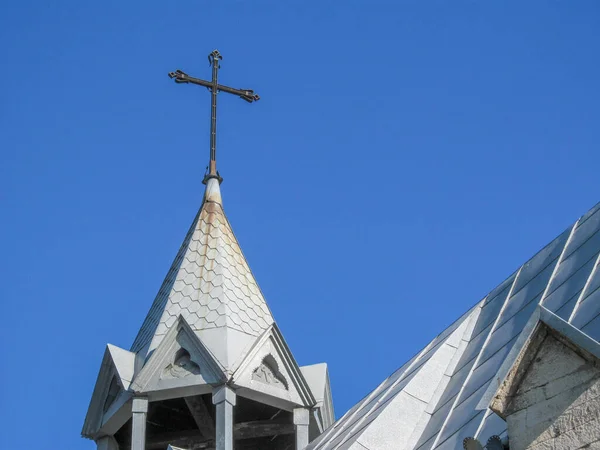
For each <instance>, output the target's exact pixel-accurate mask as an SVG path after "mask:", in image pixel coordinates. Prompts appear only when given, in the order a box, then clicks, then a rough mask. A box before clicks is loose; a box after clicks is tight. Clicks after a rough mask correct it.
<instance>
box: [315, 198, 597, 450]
mask: <svg viewBox="0 0 600 450" xmlns="http://www.w3.org/2000/svg"><path fill="white" fill-rule="evenodd" d="M599 263H600V203H599V204H598V205H596V206H595V207H594V208H592V209H591V210H590V211H589V212H588V213H586V214H585V215H584V216H582V217H581V218H580V219H579V220H577V221H576V222H575V223H574V224H573V225H572V226H571V227H569V228H568V229H567V230H566V231H565V232H563V233H562V234H561V235H560V236H558V237H557V238H556V239H554V240H553V241H552V242H551V243H550V244H548V245H547V246H546V247H544V248H543V249H542V250H541V251H539V252H538V253H537V254H536V255H535V256H534V257H533V258H531V259H530V260H529V261H527V262H526V263H525V264H524V265H523V266H521V267H520V268H519V270H517V271H516V272H515V273H514V274H512V275H511V276H510V277H508V278H507V279H506V280H505V281H504V282H502V283H501V284H500V285H499V286H497V287H496V288H495V289H493V290H492V291H491V292H490V293H489V294H488V295H487V296H486V297H485V298H484V299H483V300H481V301H480V302H479V303H478V304H477V305H475V306H474V307H473V308H472V309H471V310H470V311H468V312H467V313H466V314H464V315H463V316H462V317H461V318H460V319H459V320H458V321H456V322H455V323H454V324H452V325H451V326H450V327H449V328H448V329H447V330H445V331H444V332H443V333H442V334H440V335H439V336H438V337H436V338H435V339H434V340H433V341H432V342H431V343H430V344H429V345H428V346H427V347H426V348H425V349H423V350H422V351H421V352H420V353H419V354H418V355H416V356H415V357H414V358H413V359H411V360H410V361H408V362H407V363H406V364H405V365H403V366H402V367H401V368H400V369H398V370H397V371H396V372H394V373H393V374H392V375H391V376H390V377H388V378H387V379H386V380H384V381H383V383H381V384H380V385H379V386H378V387H377V388H376V389H375V390H373V391H372V392H371V393H370V394H369V395H367V396H366V397H365V398H364V399H362V400H361V401H360V402H359V403H358V404H357V405H355V406H354V407H353V408H352V409H350V411H348V412H347V413H346V414H345V415H344V416H343V417H342V418H341V419H340V420H338V421H337V422H336V423H335V424H334V425H333V426H332V427H330V428H329V429H328V430H326V431H325V432H324V433H323V434H322V435H321V436H319V437H318V438H317V439H316V440H315V441H313V442H312V443H311V444H310V445H309V447H308V449H312V450H317V449H340V450H341V449H352V450H359V449H360V450H365V449H367V450H375V449H377V450H387V449H389V450H392V449H394V450H402V449H405V450H408V449H419V450H425V449H434V448H435V449H461V448H462V440H463V439H464V438H465V437H468V436H475V437H479V436H481V437H482V438H487V437H489V436H491V435H494V434H497V435H502V434H503V433H505V432H506V423H505V422H504V421H503V420H502V419H501V418H500V417H499V416H497V415H496V414H495V413H494V412H492V411H491V410H490V409H489V408H488V405H489V402H490V399H491V397H490V396H491V395H492V394H493V393H494V392H495V388H497V386H498V383H500V382H501V381H502V380H496V378H497V377H498V375H499V370H500V368H501V366H502V365H503V363H505V361H506V359H507V357H508V355H509V352H511V350H512V349H513V347H515V349H516V346H515V343H517V342H518V343H517V346H519V345H522V340H520V339H518V337H519V335H520V334H521V332H522V331H523V329H524V327H525V325H526V324H527V322H528V321H529V319H530V318H531V317H532V314H533V313H534V311H535V310H536V308H537V307H538V305H542V306H543V307H544V308H547V309H548V310H550V311H552V312H553V313H554V314H555V315H556V316H558V317H560V318H561V319H563V320H564V321H565V322H567V323H569V324H571V325H573V326H574V327H576V328H578V329H579V330H580V331H581V332H583V333H585V334H586V335H587V336H589V337H591V338H592V339H594V340H596V341H600V269H599V268H598V266H599ZM511 353H514V351H513V352H511Z"/></svg>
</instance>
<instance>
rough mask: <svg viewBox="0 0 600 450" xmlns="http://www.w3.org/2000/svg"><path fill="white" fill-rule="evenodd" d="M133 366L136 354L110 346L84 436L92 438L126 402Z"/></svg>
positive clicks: (86, 419)
mask: <svg viewBox="0 0 600 450" xmlns="http://www.w3.org/2000/svg"><path fill="white" fill-rule="evenodd" d="M134 364H135V354H134V353H131V352H128V351H127V350H123V349H121V348H119V347H116V346H114V345H111V344H108V345H107V346H106V350H105V351H104V356H103V358H102V364H101V366H100V371H99V373H98V378H97V379H96V385H95V386H94V391H93V393H92V398H91V399H90V405H89V407H88V412H87V415H86V418H85V421H84V424H83V429H82V431H81V434H82V435H83V436H85V437H89V438H91V437H92V436H93V435H94V434H95V433H97V432H98V430H100V428H101V426H102V424H103V422H104V421H105V420H106V419H107V418H108V417H110V416H112V415H114V414H115V413H116V412H117V411H118V410H119V409H121V407H122V406H123V405H124V404H125V403H126V402H127V400H128V399H129V396H128V392H127V391H128V389H129V386H130V384H131V379H132V378H133V370H134Z"/></svg>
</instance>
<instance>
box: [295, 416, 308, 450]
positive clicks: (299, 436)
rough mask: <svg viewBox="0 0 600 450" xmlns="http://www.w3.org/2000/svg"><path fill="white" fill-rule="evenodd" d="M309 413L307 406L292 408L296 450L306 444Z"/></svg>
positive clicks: (303, 447)
mask: <svg viewBox="0 0 600 450" xmlns="http://www.w3.org/2000/svg"><path fill="white" fill-rule="evenodd" d="M309 421H310V415H309V411H308V409H307V408H296V409H294V425H295V427H294V428H295V429H296V450H304V449H305V448H306V446H307V445H308V424H309Z"/></svg>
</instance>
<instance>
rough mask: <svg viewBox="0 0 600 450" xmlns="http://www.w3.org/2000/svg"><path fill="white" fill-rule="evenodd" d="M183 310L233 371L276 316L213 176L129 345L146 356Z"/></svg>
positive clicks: (208, 346)
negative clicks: (173, 258) (232, 223)
mask: <svg viewBox="0 0 600 450" xmlns="http://www.w3.org/2000/svg"><path fill="white" fill-rule="evenodd" d="M180 315H181V316H182V317H183V318H184V319H185V320H186V321H187V323H188V324H189V325H190V327H191V328H192V330H194V332H196V333H197V334H198V336H199V337H200V339H201V340H202V342H203V343H204V344H205V345H206V347H207V348H208V350H209V351H210V352H212V354H213V356H214V357H215V358H216V359H217V360H218V361H219V362H220V363H221V364H222V366H223V368H224V369H225V370H226V371H228V372H233V371H234V370H235V368H236V367H237V365H238V364H239V363H240V362H241V359H242V358H243V356H244V355H245V354H246V352H247V351H248V349H249V348H250V347H251V346H252V344H253V343H254V342H255V341H256V339H257V338H258V337H259V336H260V335H261V334H262V333H263V332H264V331H265V330H267V328H268V327H269V326H270V325H272V324H273V317H272V315H271V312H270V310H269V308H268V306H267V304H266V302H265V299H264V297H263V295H262V293H261V291H260V288H259V287H258V284H257V283H256V280H255V279H254V276H253V275H252V272H251V271H250V268H249V266H248V263H247V262H246V259H245V258H244V255H243V253H242V250H241V249H240V246H239V244H238V241H237V239H236V237H235V235H234V234H233V230H232V229H231V226H230V224H229V221H228V220H227V217H226V216H225V212H224V211H223V205H222V200H221V192H220V186H219V181H218V179H217V178H210V179H208V181H207V186H206V192H205V194H204V199H203V202H202V206H201V207H200V210H199V211H198V214H197V215H196V217H195V218H194V221H193V223H192V225H191V227H190V229H189V231H188V233H187V235H186V237H185V239H184V241H183V243H182V245H181V248H180V249H179V252H178V254H177V256H176V258H175V261H174V262H173V264H172V265H171V269H170V270H169V272H168V274H167V276H166V278H165V280H164V282H163V284H162V286H161V288H160V290H159V292H158V294H157V296H156V298H155V300H154V302H153V304H152V307H151V308H150V311H149V312H148V315H147V316H146V319H145V320H144V323H143V324H142V326H141V328H140V330H139V332H138V335H137V337H136V338H135V341H134V343H133V345H132V348H131V350H132V351H133V352H136V353H138V354H139V355H141V356H142V357H144V358H145V357H146V356H147V355H148V354H149V353H150V352H152V351H153V350H154V349H155V348H156V347H157V346H158V345H159V344H160V342H161V341H162V339H163V337H164V336H165V334H166V333H167V332H168V331H169V329H170V328H171V327H172V326H173V324H175V321H176V319H177V317H179V316H180Z"/></svg>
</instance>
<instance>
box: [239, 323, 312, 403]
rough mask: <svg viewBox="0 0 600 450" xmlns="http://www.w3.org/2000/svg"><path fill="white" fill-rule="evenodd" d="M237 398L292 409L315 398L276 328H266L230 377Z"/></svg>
mask: <svg viewBox="0 0 600 450" xmlns="http://www.w3.org/2000/svg"><path fill="white" fill-rule="evenodd" d="M231 382H232V384H233V386H234V387H235V388H236V389H237V393H238V395H241V396H243V397H247V398H250V399H253V400H256V401H259V402H262V403H266V404H270V405H272V406H275V407H278V408H281V409H285V410H288V411H290V410H292V409H293V408H295V407H300V406H313V405H314V404H315V400H314V397H313V395H312V393H311V391H310V388H309V387H308V384H307V383H306V380H305V379H304V377H303V375H302V373H301V371H300V368H299V367H298V365H297V364H296V361H295V360H294V358H293V356H292V354H291V353H290V351H289V349H288V347H287V345H286V344H285V342H284V341H283V337H282V336H281V333H280V332H279V330H278V329H277V327H276V326H273V327H271V328H270V329H268V330H267V331H266V332H265V333H264V334H263V335H262V336H261V338H260V339H259V340H258V341H257V342H256V344H255V346H254V347H253V348H252V349H251V350H250V352H249V353H248V354H247V356H246V357H245V358H244V360H243V362H242V363H241V364H240V366H239V368H238V370H237V371H236V372H235V373H234V374H233V376H232V378H231Z"/></svg>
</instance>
